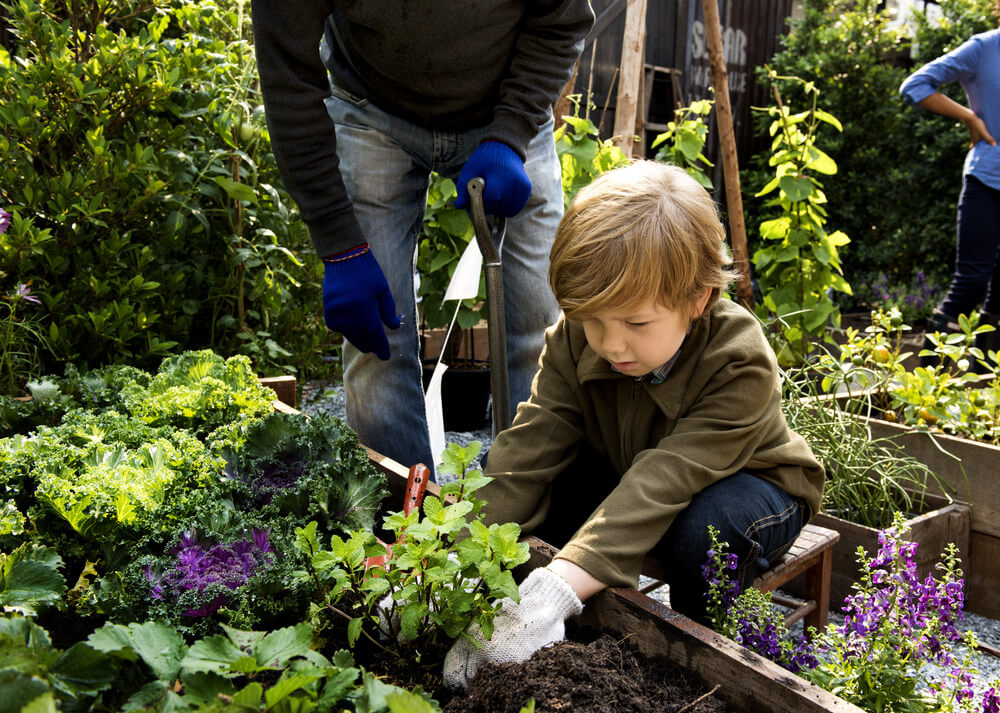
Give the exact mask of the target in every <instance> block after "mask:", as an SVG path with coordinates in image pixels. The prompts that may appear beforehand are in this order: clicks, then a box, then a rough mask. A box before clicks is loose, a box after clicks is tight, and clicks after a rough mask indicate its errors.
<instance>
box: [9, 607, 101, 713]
mask: <svg viewBox="0 0 1000 713" xmlns="http://www.w3.org/2000/svg"><path fill="white" fill-rule="evenodd" d="M0 660H2V661H3V671H2V672H0V694H2V695H3V702H4V707H5V709H6V710H10V711H18V712H19V713H28V712H30V711H54V710H58V708H57V702H58V703H59V704H62V705H63V706H67V707H70V706H73V705H79V704H80V703H81V702H84V701H87V700H89V699H93V698H94V697H96V696H98V695H99V694H100V693H101V692H102V691H107V690H108V689H109V688H111V685H112V683H113V681H114V679H115V670H114V667H113V665H112V661H110V660H109V658H108V657H107V656H105V655H104V654H102V653H100V652H98V651H95V650H94V649H93V648H91V646H90V645H89V644H87V643H86V642H82V641H81V642H77V643H75V644H73V645H72V646H71V647H69V648H68V649H66V650H65V651H62V650H60V649H57V648H55V647H54V646H53V645H52V640H51V639H50V638H49V634H48V632H47V631H45V629H43V628H42V627H40V626H39V625H38V624H36V623H35V622H34V621H33V620H32V619H29V618H25V617H22V616H10V615H8V616H4V617H0Z"/></svg>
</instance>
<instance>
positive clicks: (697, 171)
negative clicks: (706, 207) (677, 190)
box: [650, 99, 715, 190]
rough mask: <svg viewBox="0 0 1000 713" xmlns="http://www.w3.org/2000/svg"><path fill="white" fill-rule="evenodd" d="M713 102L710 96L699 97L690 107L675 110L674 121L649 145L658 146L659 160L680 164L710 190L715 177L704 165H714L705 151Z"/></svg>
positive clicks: (657, 158)
mask: <svg viewBox="0 0 1000 713" xmlns="http://www.w3.org/2000/svg"><path fill="white" fill-rule="evenodd" d="M713 104H714V102H713V101H712V100H710V99H699V100H697V101H695V102H692V103H691V105H690V106H686V107H681V108H679V109H676V110H675V111H674V120H673V121H671V122H669V123H668V124H667V130H666V131H664V132H663V133H662V134H660V135H658V136H657V137H656V138H655V139H653V143H652V145H651V146H650V148H654V149H657V148H658V150H657V152H656V157H655V158H656V160H657V161H663V162H664V163H671V164H673V165H675V166H681V167H682V168H684V169H685V170H686V171H687V172H688V173H689V174H690V175H691V177H692V178H694V179H695V180H696V181H698V183H700V184H701V185H702V186H704V187H705V188H706V189H707V190H712V180H711V179H710V178H709V177H708V174H706V173H705V168H706V167H707V168H711V167H712V166H714V165H715V164H713V163H712V162H711V161H709V160H708V157H706V156H705V153H704V150H705V142H706V141H707V140H708V126H707V125H706V124H705V119H704V117H707V116H708V115H709V114H711V113H712V105H713Z"/></svg>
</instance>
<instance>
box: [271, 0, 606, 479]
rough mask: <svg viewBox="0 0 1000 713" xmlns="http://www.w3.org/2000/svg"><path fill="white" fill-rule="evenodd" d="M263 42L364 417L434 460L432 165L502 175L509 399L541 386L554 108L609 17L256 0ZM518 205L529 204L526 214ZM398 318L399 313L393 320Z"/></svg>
mask: <svg viewBox="0 0 1000 713" xmlns="http://www.w3.org/2000/svg"><path fill="white" fill-rule="evenodd" d="M252 11H253V25H254V44H255V47H256V54H257V66H258V70H259V73H260V79H261V89H262V92H263V96H264V106H265V109H266V112H267V120H268V128H269V130H270V134H271V142H272V146H273V148H274V153H275V156H276V157H277V161H278V166H279V168H280V171H281V176H282V180H283V182H284V183H285V186H286V187H287V189H288V191H289V193H290V194H291V195H292V197H293V198H294V199H295V200H296V202H297V203H298V205H299V209H300V211H301V214H302V218H303V219H304V220H305V222H306V224H307V225H308V227H309V232H310V235H311V237H312V241H313V245H314V247H315V249H316V252H317V254H318V255H319V256H320V257H321V258H323V262H324V263H325V270H326V273H325V277H324V282H323V311H324V317H325V319H326V324H327V326H328V327H329V328H330V329H332V330H333V331H336V332H340V333H341V334H342V335H343V336H344V338H345V344H344V384H345V390H346V396H347V399H346V401H347V420H348V423H349V424H350V425H351V427H352V428H353V429H354V430H356V431H357V432H358V435H359V437H360V438H361V441H362V442H363V443H364V444H365V445H367V446H370V447H371V448H374V449H375V450H377V451H379V452H381V453H383V454H385V455H388V456H390V457H391V458H393V459H395V460H397V461H400V462H403V463H415V462H423V463H427V464H433V463H434V457H433V455H432V453H431V447H430V438H429V435H428V429H427V421H426V416H425V410H424V399H423V388H422V378H421V374H422V369H421V363H420V356H419V336H418V333H417V309H416V298H415V289H414V284H415V280H414V276H415V263H416V247H417V241H418V237H419V233H420V228H421V222H422V218H423V214H424V207H425V203H426V192H427V186H428V182H429V178H430V174H431V172H432V171H436V172H438V173H440V174H442V175H444V176H448V177H451V178H457V184H458V191H459V194H458V199H457V201H456V206H457V207H459V208H464V207H467V206H468V193H467V190H466V184H467V183H468V181H469V179H471V178H473V177H476V176H479V177H482V178H483V179H484V180H485V182H486V191H485V194H484V196H483V199H484V206H485V208H486V212H487V213H488V214H491V215H496V216H499V217H506V218H512V219H511V220H510V221H509V222H508V226H507V237H506V239H505V241H504V245H503V261H504V276H503V281H504V294H505V305H504V309H505V314H506V325H505V326H506V330H507V345H508V371H509V374H510V403H511V404H512V405H516V404H518V403H520V402H521V401H523V400H526V399H527V397H528V395H529V393H530V389H531V379H532V377H533V376H534V372H535V369H536V365H537V360H538V355H539V353H540V351H541V347H542V340H543V332H544V329H545V328H546V327H547V326H548V325H549V324H550V323H552V322H554V321H555V319H556V317H557V316H558V307H557V305H556V302H555V299H554V298H553V296H552V294H551V291H550V289H549V287H548V284H547V281H546V274H547V270H548V252H549V247H550V245H551V241H552V236H553V234H554V233H555V228H556V226H557V224H558V222H559V218H560V217H561V215H562V184H561V180H560V168H559V161H558V158H557V156H556V152H555V144H554V141H553V136H552V131H553V126H552V105H553V103H554V101H555V99H556V98H557V97H558V95H559V92H560V91H561V89H562V87H563V86H564V85H565V83H566V81H567V80H568V79H569V77H570V74H571V72H572V67H573V64H574V62H575V61H576V59H577V57H578V56H579V53H580V51H581V49H582V47H583V38H584V36H585V35H586V33H587V31H588V30H589V29H590V27H591V25H592V23H593V19H594V18H593V12H592V10H591V8H590V4H589V2H588V0H543V1H539V2H524V1H523V0H521V1H516V0H474V1H472V2H462V3H448V2H440V1H439V0H412V1H410V2H405V3H400V2H386V1H385V0H365V1H364V2H362V1H360V0H253V3H252ZM515 216H516V217H515ZM386 327H388V328H389V330H388V331H386V329H385V328H386Z"/></svg>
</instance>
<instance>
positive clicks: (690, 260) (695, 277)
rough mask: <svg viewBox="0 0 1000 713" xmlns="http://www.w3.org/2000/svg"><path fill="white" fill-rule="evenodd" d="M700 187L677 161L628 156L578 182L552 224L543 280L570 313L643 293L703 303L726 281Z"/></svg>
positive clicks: (719, 230) (717, 226)
mask: <svg viewBox="0 0 1000 713" xmlns="http://www.w3.org/2000/svg"><path fill="white" fill-rule="evenodd" d="M725 240H726V235H725V230H724V229H723V226H722V222H721V221H720V220H719V214H718V211H717V209H716V206H715V203H714V202H713V200H712V198H711V196H710V195H709V194H708V192H707V191H706V190H705V189H704V188H702V187H701V186H700V185H699V184H698V182H697V181H695V180H694V179H693V178H692V177H691V176H689V175H688V174H687V173H686V172H685V171H684V170H683V169H682V168H678V167H677V166H670V165H668V164H663V163H658V162H655V161H636V162H634V163H632V164H629V165H627V166H623V167H621V168H617V169H614V170H611V171H608V172H607V173H604V174H602V175H600V176H598V177H597V178H596V179H595V180H594V182H593V183H591V184H590V185H588V186H586V187H584V188H582V189H581V190H580V192H579V193H578V194H577V196H576V198H575V199H574V200H573V203H572V205H570V207H569V208H568V209H567V210H566V214H565V215H564V216H563V219H562V221H561V222H560V223H559V227H558V228H557V229H556V236H555V242H554V243H553V246H552V252H551V256H550V265H549V284H550V285H551V286H552V291H553V292H554V293H555V296H556V299H557V300H558V301H559V307H560V308H561V309H562V310H563V312H565V314H566V316H567V317H568V318H570V319H582V318H586V317H588V316H590V315H592V314H594V313H596V312H599V311H603V310H607V309H621V308H628V307H630V306H632V305H633V304H637V303H639V302H643V301H645V300H648V299H650V298H653V299H656V300H657V301H658V302H659V303H661V304H662V305H663V306H664V307H667V308H668V309H674V310H684V309H687V308H689V307H690V306H692V305H694V304H696V302H697V300H698V298H699V297H700V296H701V295H702V294H704V291H705V289H706V288H708V289H709V290H710V291H711V296H710V297H709V301H708V304H707V306H706V309H708V308H709V307H711V306H712V305H713V304H715V302H716V301H717V300H718V298H719V294H720V293H721V292H722V290H724V289H725V288H726V287H727V286H728V285H729V283H730V282H731V281H732V280H733V275H732V273H731V272H730V270H729V265H730V264H731V262H732V261H731V260H730V258H729V253H728V250H727V249H726V244H725Z"/></svg>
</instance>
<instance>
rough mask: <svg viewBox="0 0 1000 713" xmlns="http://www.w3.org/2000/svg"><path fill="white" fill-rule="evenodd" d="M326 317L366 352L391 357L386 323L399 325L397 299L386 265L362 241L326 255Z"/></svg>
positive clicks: (334, 326) (391, 325)
mask: <svg viewBox="0 0 1000 713" xmlns="http://www.w3.org/2000/svg"><path fill="white" fill-rule="evenodd" d="M323 263H324V265H325V266H326V274H325V275H324V276H323V318H324V319H325V320H326V326H327V327H329V328H330V329H331V330H333V331H334V332H340V333H341V334H343V335H344V339H346V340H347V341H349V342H350V343H351V344H353V345H354V346H355V347H357V348H358V349H359V350H360V351H362V352H366V353H367V352H374V353H375V356H377V357H378V358H379V359H383V360H384V359H388V358H389V340H388V339H386V336H385V330H384V329H383V328H382V325H383V324H384V325H385V326H387V327H389V329H397V328H398V327H399V317H397V316H396V303H395V302H394V301H393V299H392V293H390V292H389V285H388V283H386V281H385V275H383V274H382V268H381V267H379V264H378V261H377V260H376V259H375V256H374V255H372V253H371V251H370V250H369V249H368V244H367V243H365V244H364V245H359V246H357V247H355V248H351V249H350V250H347V251H346V252H342V253H337V254H336V255H331V256H330V257H325V258H323Z"/></svg>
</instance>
